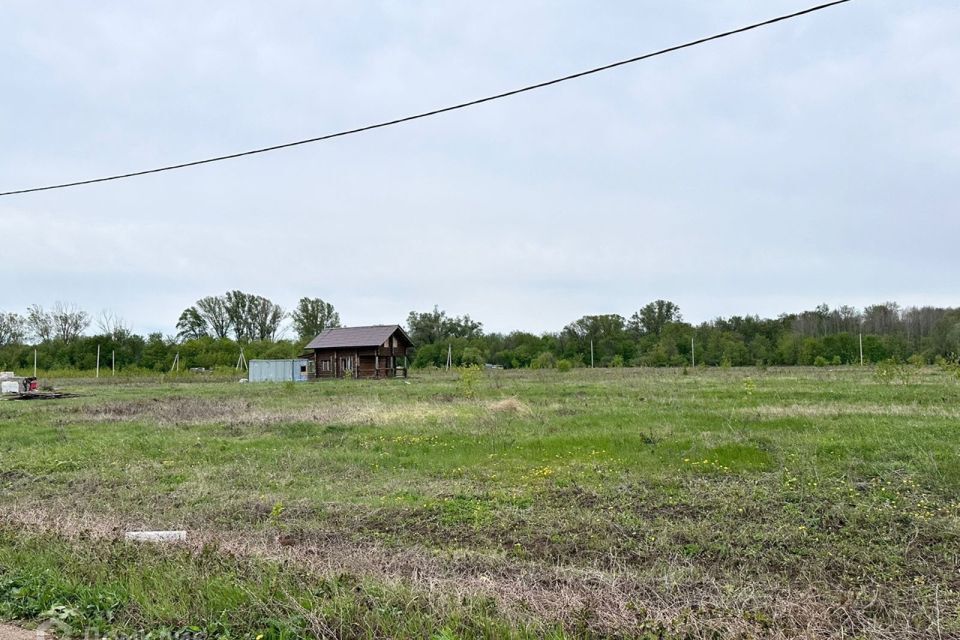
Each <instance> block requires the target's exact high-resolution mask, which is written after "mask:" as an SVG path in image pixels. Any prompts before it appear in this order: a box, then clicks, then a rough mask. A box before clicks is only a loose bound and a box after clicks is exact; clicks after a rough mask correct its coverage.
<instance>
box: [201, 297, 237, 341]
mask: <svg viewBox="0 0 960 640" xmlns="http://www.w3.org/2000/svg"><path fill="white" fill-rule="evenodd" d="M196 309H197V311H198V312H199V313H200V316H201V317H202V318H203V320H204V321H205V322H206V325H207V327H209V330H210V333H211V334H212V335H213V336H214V337H215V338H226V337H227V335H229V333H230V328H231V327H232V323H231V319H230V312H229V311H228V310H227V303H226V300H224V298H222V297H220V296H207V297H205V298H200V299H199V300H197V305H196Z"/></svg>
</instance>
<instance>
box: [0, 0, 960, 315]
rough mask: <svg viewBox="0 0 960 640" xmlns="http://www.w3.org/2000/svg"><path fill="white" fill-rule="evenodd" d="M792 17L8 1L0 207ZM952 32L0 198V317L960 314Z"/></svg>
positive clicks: (945, 15)
mask: <svg viewBox="0 0 960 640" xmlns="http://www.w3.org/2000/svg"><path fill="white" fill-rule="evenodd" d="M809 4H813V1H812V0H804V1H798V0H777V1H771V0H762V1H761V0H740V1H735V0H716V1H713V2H702V1H694V0H660V1H659V2H653V1H623V2H604V3H598V2H586V1H584V2H561V1H553V2H545V1H527V2H516V1H515V0H509V1H508V0H504V1H488V2H453V1H443V2H439V1H434V2H417V1H413V0H396V1H384V2H354V1H347V0H343V1H338V2H300V3H297V2H269V3H265V2H237V1H235V0H231V1H230V2H219V3H217V2H203V3H196V2H152V3H147V2H137V3H130V2H119V1H118V2H112V1H105V0H98V1H96V2H93V1H90V2H50V3H37V2H34V1H32V0H23V1H17V0H6V1H5V2H3V4H2V5H0V68H2V77H3V83H2V88H0V96H2V98H0V191H6V190H9V189H15V188H24V187H31V186H38V185H42V184H46V183H51V182H61V181H69V180H75V179H83V178H90V177H97V176H99V175H101V174H112V173H117V172H125V171H130V170H138V169H145V168H150V167H152V166H155V165H162V164H167V163H176V162H181V161H185V160H191V159H196V158H200V157H205V156H209V155H217V154H221V153H228V152H234V151H240V150H244V149H246V148H252V147H259V146H264V145H269V144H275V143H279V142H285V141H290V140H295V139H299V138H304V137H312V136H316V135H321V134H324V133H329V132H333V131H336V130H339V129H344V128H351V127H355V126H359V125H363V124H367V123H370V122H375V121H379V120H384V119H390V118H393V117H396V116H401V115H406V114H410V113H414V112H418V111H422V110H426V109H430V108H434V107H438V106H443V105H446V104H448V103H453V102H458V101H461V100H464V99H469V98H475V97H480V96H483V95H485V94H488V93H495V92H499V91H502V90H506V89H510V88H514V87H516V86H520V85H523V84H527V83H531V82H535V81H540V80H543V79H547V78H550V77H553V76H557V75H562V74H566V73H569V72H573V71H577V70H580V69H583V68H587V67H591V66H595V65H598V64H603V63H607V62H610V61H613V60H616V59H620V58H625V57H630V56H633V55H637V54H639V53H643V52H647V51H652V50H655V49H659V48H662V47H665V46H670V45H673V44H677V43H680V42H683V41H686V40H690V39H694V38H697V37H701V36H704V35H709V34H712V33H715V32H718V31H722V30H726V29H729V28H732V27H737V26H741V25H743V24H746V23H749V22H754V21H757V20H760V19H765V18H768V17H772V16H774V15H777V14H780V13H787V12H789V11H793V10H797V9H800V8H804V7H806V6H809ZM958 34H960V9H958V6H957V3H956V2H955V1H954V0H929V1H926V2H904V1H903V0H856V1H854V2H852V3H849V4H847V5H842V6H840V7H837V8H833V9H830V10H827V11H824V12H820V13H817V14H814V15H812V16H807V17H804V18H800V19H798V20H795V21H792V22H789V23H784V24H779V25H776V26H773V27H770V28H766V29H764V30H762V31H757V32H752V33H749V34H745V35H741V36H738V37H736V38H733V39H728V40H725V41H722V42H718V43H712V44H708V45H705V46H702V47H698V48H696V49H692V50H687V51H683V52H680V53H677V54H673V55H670V56H667V57H662V58H658V59H655V60H651V61H648V62H643V63H640V64H637V65H631V66H628V67H624V68H620V69H617V70H614V71H610V72H607V73H605V74H602V75H599V76H593V77H590V78H585V79H582V80H578V81H575V82H571V83H567V84H564V85H562V86H558V87H552V88H548V89H545V90H542V91H539V92H535V93H532V94H526V95H523V96H518V97H515V98H511V99H509V100H503V101H499V102H496V103H492V104H487V105H483V106H480V107H477V108H474V109H471V110H468V111H461V112H456V113H452V114H446V115H442V116H439V117H436V118H431V119H428V120H421V121H418V122H414V123H410V124H405V125H402V126H399V127H395V128H391V129H385V130H380V131H376V132H371V133H366V134H361V135H358V136H353V137H349V138H343V139H339V140H334V141H331V142H325V143H320V144H316V145H307V146H303V147H298V148H295V149H291V150H287V151H280V152H276V153H272V154H266V155H261V156H257V157H252V158H245V159H241V160H233V161H229V162H224V163H220V164H216V165H209V166H203V167H198V168H194V169H187V170H183V171H177V172H171V173H166V174H160V175H154V176H147V177H143V178H136V179H132V180H127V181H120V182H113V183H106V184H100V185H93V186H85V187H79V188H74V189H66V190H62V191H54V192H47V193H38V194H30V195H22V196H13V197H6V198H0V263H2V265H3V266H2V274H3V275H2V279H3V282H2V285H0V310H4V311H22V310H23V309H24V308H25V307H26V306H27V305H29V304H32V303H38V304H41V305H44V306H50V305H52V304H53V303H54V302H55V301H57V300H60V301H64V302H73V303H76V304H78V305H80V306H82V307H83V308H85V309H87V310H88V311H90V312H91V313H92V314H94V315H95V314H97V313H98V312H99V311H100V310H101V309H110V310H112V311H114V312H116V313H117V314H119V315H120V316H122V317H123V318H125V319H126V320H127V322H128V323H129V324H130V325H131V326H132V327H133V329H134V330H135V331H138V332H149V331H156V330H159V331H163V332H164V333H173V332H174V325H175V323H176V320H177V317H178V315H179V314H180V312H181V311H182V310H183V309H184V308H185V307H187V306H189V305H190V304H192V303H193V302H194V301H195V300H196V299H197V298H199V297H202V296H205V295H211V294H220V293H223V292H225V291H226V290H228V289H241V290H244V291H247V292H251V293H258V294H260V295H264V296H266V297H268V298H271V299H272V300H274V301H276V302H279V303H280V304H282V305H284V306H285V307H287V308H289V307H292V306H293V305H294V304H295V303H296V301H297V300H298V299H299V298H300V297H301V296H311V297H313V296H316V297H321V298H323V299H325V300H328V301H330V302H332V303H333V304H334V305H335V306H336V308H337V309H338V310H339V311H340V314H341V316H342V318H343V320H344V322H345V323H347V324H349V325H360V324H369V323H392V322H403V321H404V320H405V318H406V316H407V313H408V312H409V311H410V310H414V309H415V310H426V309H429V308H432V306H433V305H434V304H438V305H440V307H441V308H443V309H446V310H447V311H448V312H450V313H453V314H463V313H469V314H470V315H471V316H473V317H474V318H475V319H478V320H480V321H482V322H483V323H484V325H485V328H486V329H488V330H491V331H492V330H500V331H502V330H511V329H526V330H531V331H535V332H539V331H545V330H558V329H560V328H561V327H562V326H563V325H564V324H566V323H568V322H570V321H572V320H574V319H576V318H578V317H580V316H582V315H585V314H594V313H620V314H623V315H625V316H629V315H630V314H631V313H632V312H633V311H635V310H636V309H638V308H639V307H641V306H642V305H643V304H645V303H646V302H649V301H650V300H653V299H656V298H666V299H669V300H673V301H674V302H676V303H677V304H679V305H680V308H681V310H682V312H683V314H684V317H685V319H687V320H691V321H702V320H708V319H711V318H713V317H715V316H718V315H723V316H726V315H731V314H760V315H761V316H766V315H771V316H773V315H777V314H779V313H781V312H786V311H798V310H802V309H805V308H812V307H813V306H814V305H816V304H818V303H821V302H826V303H828V304H830V305H831V306H834V305H839V304H853V305H857V306H863V305H865V304H870V303H874V302H882V301H886V300H897V301H899V302H900V303H901V304H906V305H910V304H918V305H919V304H935V305H958V304H960V298H958V295H957V294H958V291H960V289H958V286H960V285H958V283H960V259H958V239H960V233H958V232H960V217H958V215H957V214H958V207H957V203H958V197H957V190H958V187H960V117H958V116H960V37H958Z"/></svg>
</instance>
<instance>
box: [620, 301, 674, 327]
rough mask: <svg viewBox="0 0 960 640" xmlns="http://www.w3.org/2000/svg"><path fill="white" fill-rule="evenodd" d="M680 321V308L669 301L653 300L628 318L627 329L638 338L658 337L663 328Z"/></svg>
mask: <svg viewBox="0 0 960 640" xmlns="http://www.w3.org/2000/svg"><path fill="white" fill-rule="evenodd" d="M682 320H683V318H682V317H681V315H680V307H678V306H677V305H675V304H674V303H672V302H670V301H669V300H655V301H653V302H651V303H649V304H647V305H645V306H644V307H643V308H642V309H640V311H638V312H636V313H634V314H633V315H632V316H630V324H629V328H630V330H631V331H632V332H634V333H635V334H639V335H640V336H642V335H655V336H659V335H660V333H661V332H662V331H663V328H664V327H665V326H667V325H668V324H670V323H672V322H680V321H682Z"/></svg>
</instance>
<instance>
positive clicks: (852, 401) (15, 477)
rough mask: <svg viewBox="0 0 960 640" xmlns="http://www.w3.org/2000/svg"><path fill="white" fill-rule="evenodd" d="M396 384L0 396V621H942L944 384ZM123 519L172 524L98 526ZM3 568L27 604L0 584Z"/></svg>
mask: <svg viewBox="0 0 960 640" xmlns="http://www.w3.org/2000/svg"><path fill="white" fill-rule="evenodd" d="M408 382H409V383H405V382H403V381H377V382H373V381H371V382H365V381H324V382H320V383H317V384H296V385H294V384H286V385H283V384H281V385H241V384H237V383H236V382H223V381H218V382H207V383H204V384H196V383H186V382H177V381H174V382H171V381H168V380H165V381H164V382H163V383H160V382H159V380H155V381H149V380H124V381H120V382H114V381H109V380H107V381H104V380H103V379H101V380H100V381H96V382H94V381H84V380H62V381H60V383H58V384H62V385H63V386H64V388H66V389H68V390H71V391H75V392H77V393H80V394H82V395H81V397H80V398H75V399H71V400H64V401H59V402H52V401H51V402H0V424H2V426H0V510H2V512H0V515H2V516H3V519H4V521H5V523H4V524H0V587H3V585H4V584H7V585H8V587H7V588H6V591H4V590H3V588H0V615H6V616H7V617H19V618H26V619H33V620H38V619H39V618H42V617H43V616H44V615H45V614H48V612H49V611H50V610H51V608H52V607H54V606H61V607H68V608H70V609H69V610H70V611H73V610H74V609H76V610H81V609H83V607H88V606H93V608H92V609H90V610H91V611H93V612H94V614H91V617H90V618H89V619H87V618H83V617H78V618H76V620H75V622H76V625H75V626H76V627H77V628H81V627H89V626H96V625H103V626H104V628H106V627H109V628H112V629H115V630H121V631H130V630H137V629H146V630H151V629H152V630H156V629H167V630H176V629H185V628H189V627H193V626H196V627H200V628H203V629H207V630H208V631H209V634H210V635H230V636H249V637H256V636H257V635H260V634H264V635H265V637H287V636H289V637H292V636H299V635H311V634H312V635H323V634H324V633H329V634H332V635H335V636H338V637H423V638H432V637H440V638H443V637H504V636H507V635H511V634H512V635H516V636H519V637H523V636H526V635H530V636H543V635H551V634H552V635H566V636H571V637H587V636H625V637H644V634H647V636H646V637H674V638H685V637H690V638H701V637H702V638H707V637H728V636H736V635H737V634H740V636H741V637H777V636H782V637H792V636H800V635H804V634H805V635H806V637H836V636H840V635H841V634H843V635H844V636H846V637H858V636H859V637H878V638H879V637H891V638H893V637H911V636H912V637H938V634H939V636H940V637H950V636H951V635H957V634H960V620H958V615H960V595H958V593H960V565H958V559H957V551H956V550H957V549H958V548H960V503H958V500H957V496H958V495H960V491H958V490H960V433H958V425H960V385H958V381H957V379H956V377H953V376H950V375H948V374H946V373H943V372H940V371H938V370H934V369H924V370H922V371H917V372H916V373H915V375H914V374H912V375H911V377H910V378H909V380H906V381H900V380H898V381H894V382H891V383H887V382H884V381H881V380H878V379H877V377H876V376H874V375H873V374H872V372H871V371H870V370H869V369H867V370H861V369H858V368H836V369H833V370H830V369H783V370H769V371H760V370H752V369H751V370H747V369H743V370H702V369H698V370H691V371H690V372H689V373H688V374H686V373H683V372H681V371H678V370H631V369H621V370H613V369H611V370H583V369H579V370H574V371H571V372H568V373H560V372H557V371H549V370H548V371H529V372H512V371H509V372H508V371H493V372H487V374H485V376H484V377H483V378H482V379H481V380H480V381H479V382H478V383H476V384H470V385H464V384H463V383H460V382H458V380H457V376H456V375H454V374H442V373H433V374H421V375H419V376H415V377H414V378H412V379H411V380H409V381H408ZM135 528H156V529H166V528H177V529H179V528H184V529H187V530H188V531H190V532H191V533H190V537H191V541H192V542H191V543H190V544H188V546H187V547H186V548H173V549H157V548H154V547H147V548H144V547H137V546H130V545H128V544H126V543H122V542H117V541H116V540H115V539H116V538H117V537H118V535H119V534H120V533H121V532H122V531H123V530H126V529H135ZM278 534H279V535H281V536H282V537H283V539H284V540H285V544H284V545H283V546H282V547H279V546H278V545H277V543H276V542H275V537H276V536H277V535H278ZM286 543H289V544H286ZM58 558H67V559H68V560H57V559H58ZM162 576H172V577H171V578H170V580H169V581H167V582H164V579H162V578H161V577H162ZM161 582H164V584H169V585H170V586H169V587H168V588H159V587H158V584H159V583H161ZM20 583H28V584H30V585H32V586H31V587H30V588H31V589H32V590H35V591H36V592H37V593H40V594H42V597H41V596H37V598H35V600H36V601H35V602H33V601H30V602H33V603H32V604H29V606H27V605H21V604H17V602H18V600H17V596H12V595H10V593H11V589H21V587H10V586H9V584H20ZM331 585H334V586H331ZM343 585H349V588H346V587H343ZM341 587H343V588H341ZM331 594H332V595H331ZM98 598H100V599H103V598H106V600H105V602H109V604H110V606H109V607H108V610H109V611H110V612H112V613H110V615H109V616H101V615H100V614H99V613H96V612H97V611H99V609H97V606H99V605H96V604H95V602H99V600H97V599H98ZM91 599H92V600H91ZM28 600H29V599H28ZM91 601H93V602H94V605H90V602H91ZM193 602H196V603H197V604H196V605H193V604H190V603H193ZM78 603H79V604H78ZM81 605H82V606H81ZM83 610H86V609H83ZM61 613H62V610H61ZM98 616H99V617H98ZM285 634H287V635H286V636H285Z"/></svg>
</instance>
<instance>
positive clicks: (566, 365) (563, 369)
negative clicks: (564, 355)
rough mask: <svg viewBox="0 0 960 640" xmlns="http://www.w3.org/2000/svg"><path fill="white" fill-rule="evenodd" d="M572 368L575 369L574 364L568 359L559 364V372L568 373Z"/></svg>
mask: <svg viewBox="0 0 960 640" xmlns="http://www.w3.org/2000/svg"><path fill="white" fill-rule="evenodd" d="M572 368H573V363H571V362H570V361H569V360H567V359H563V360H560V361H559V362H557V371H560V372H566V371H570V369H572Z"/></svg>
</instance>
